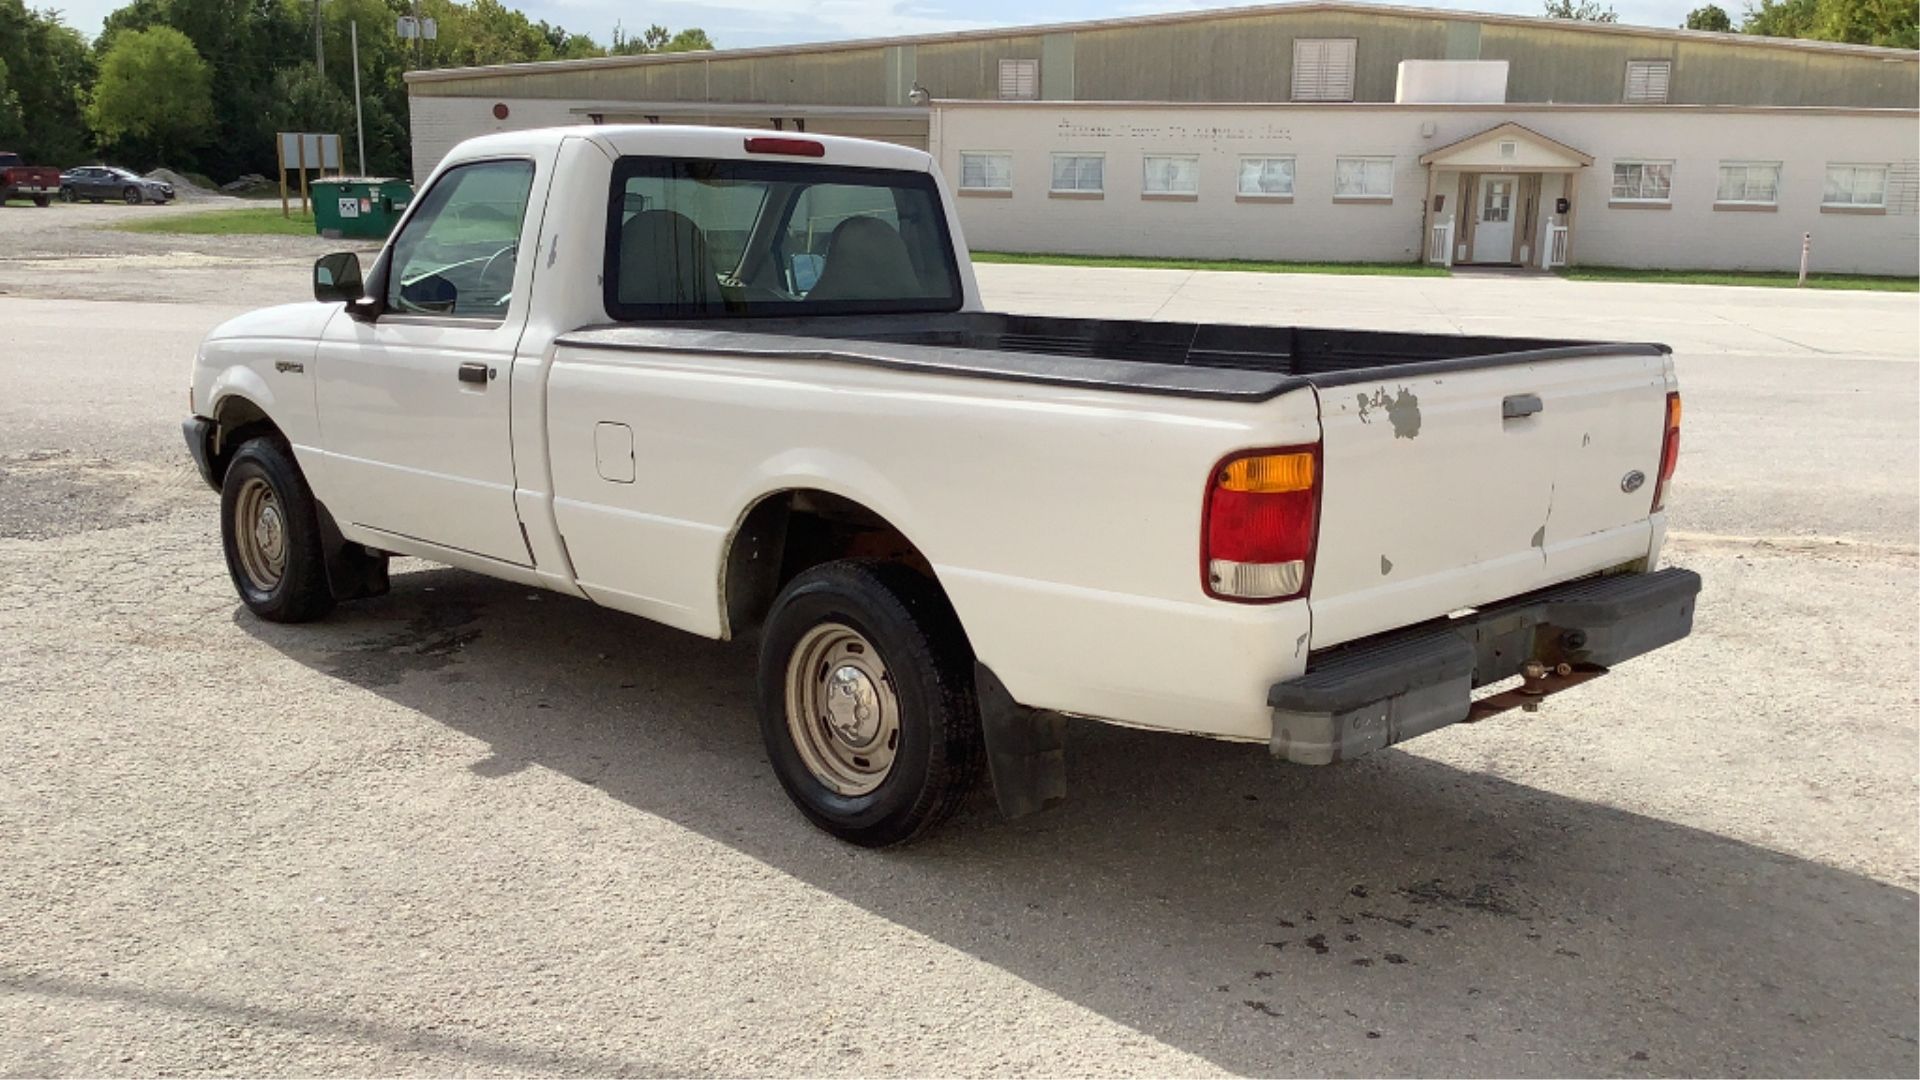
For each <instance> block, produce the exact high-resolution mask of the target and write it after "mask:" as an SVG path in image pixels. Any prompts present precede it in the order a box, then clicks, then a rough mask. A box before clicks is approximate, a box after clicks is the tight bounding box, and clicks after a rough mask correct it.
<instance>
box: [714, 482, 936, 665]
mask: <svg viewBox="0 0 1920 1080" xmlns="http://www.w3.org/2000/svg"><path fill="white" fill-rule="evenodd" d="M848 558H862V559H888V560H891V561H894V562H898V563H902V564H904V565H906V566H910V567H913V568H914V569H915V570H918V571H919V572H921V573H922V574H925V575H926V576H927V577H928V578H929V579H932V580H934V582H935V583H936V584H938V580H939V579H938V578H937V577H935V575H934V572H933V564H932V563H930V562H928V561H927V557H926V556H925V555H923V554H921V552H920V549H919V548H917V547H915V546H914V545H913V542H912V541H911V540H908V539H907V537H906V534H905V533H902V532H901V531H900V530H899V529H898V528H895V527H894V525H893V524H892V523H891V522H889V521H887V519H885V518H883V517H881V516H880V515H879V514H877V513H874V512H873V511H872V510H869V509H867V508H866V507H865V506H862V505H860V504H859V503H857V502H854V501H853V500H852V499H848V498H845V497H843V496H839V495H834V494H831V493H829V492H825V491H818V490H814V489H811V488H802V489H793V490H788V491H781V492H776V493H774V494H772V495H769V496H767V497H766V498H764V499H761V500H760V501H759V502H758V503H755V504H754V506H753V509H752V510H749V511H748V512H747V516H746V518H745V520H743V521H742V522H741V523H740V528H739V530H738V531H736V532H735V533H734V537H733V543H732V544H731V545H730V546H729V547H728V548H727V560H726V566H725V568H724V571H723V575H724V576H723V578H722V580H721V587H722V593H723V596H724V600H725V604H726V616H727V625H726V631H727V636H728V637H738V636H740V635H741V634H744V633H746V632H747V631H750V630H752V629H754V628H756V627H758V626H759V625H760V623H761V621H762V620H764V619H765V618H766V615H767V611H768V610H769V609H771V608H772V607H773V600H774V597H776V596H778V595H780V590H781V589H783V588H785V587H786V584H787V582H789V581H792V580H793V579H794V578H795V577H797V576H798V575H799V574H800V573H801V572H803V571H805V570H807V569H809V568H810V567H814V566H818V565H820V564H821V563H825V562H831V561H833V560H835V559H848Z"/></svg>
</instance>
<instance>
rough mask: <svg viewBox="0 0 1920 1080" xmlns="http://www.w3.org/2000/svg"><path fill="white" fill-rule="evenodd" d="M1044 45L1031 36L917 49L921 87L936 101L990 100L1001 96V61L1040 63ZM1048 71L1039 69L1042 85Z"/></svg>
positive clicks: (1042, 67)
mask: <svg viewBox="0 0 1920 1080" xmlns="http://www.w3.org/2000/svg"><path fill="white" fill-rule="evenodd" d="M1044 51H1045V44H1044V41H1043V39H1042V38H1041V37H1039V36H1038V35H1034V34H1026V35H1020V36H1016V37H1004V38H985V39H980V40H973V41H950V42H940V43H931V44H926V45H919V46H916V47H915V49H914V53H915V57H914V66H915V70H916V72H917V73H918V76H919V79H920V85H921V86H924V87H926V88H927V92H928V93H930V94H932V95H933V96H934V97H937V98H964V99H970V100H992V99H994V98H997V97H999V96H1000V61H1002V60H1043V59H1044V58H1043V55H1042V54H1043V52H1044ZM1046 79H1047V70H1046V64H1045V63H1044V62H1043V63H1042V64H1041V66H1040V80H1041V85H1043V86H1044V85H1045V84H1046Z"/></svg>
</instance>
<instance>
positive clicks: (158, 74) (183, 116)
mask: <svg viewBox="0 0 1920 1080" xmlns="http://www.w3.org/2000/svg"><path fill="white" fill-rule="evenodd" d="M87 119H88V120H89V121H90V122H91V123H92V124H93V130H94V131H95V132H97V133H98V134H99V135H100V138H101V139H102V140H103V141H105V142H110V143H112V142H122V141H126V140H132V141H134V142H137V143H138V144H139V145H140V146H141V147H142V148H143V149H146V150H149V151H150V152H151V153H152V154H153V155H154V156H155V158H156V159H157V160H159V161H168V162H175V163H179V162H182V161H183V160H184V159H183V158H180V157H178V156H176V155H179V154H181V153H182V152H185V151H191V150H194V149H196V148H198V147H199V146H201V145H202V144H204V143H205V142H206V140H207V137H208V135H209V134H211V132H212V130H213V94H212V73H211V72H210V71H209V70H208V68H207V62H206V61H205V60H202V59H200V53H199V52H198V51H197V50H195V49H194V47H193V42H192V41H191V40H189V39H188V38H187V35H185V34H183V33H181V32H180V31H178V30H175V29H173V28H172V27H170V26H156V27H153V28H152V29H148V30H134V31H130V32H127V33H123V34H120V35H117V36H116V37H115V39H114V42H113V46H112V47H111V48H110V49H108V50H107V52H106V55H104V56H102V57H101V58H100V77H99V80H98V81H97V82H96V83H95V84H94V87H93V98H92V101H91V102H90V103H89V104H88V107H87Z"/></svg>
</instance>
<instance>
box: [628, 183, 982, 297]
mask: <svg viewBox="0 0 1920 1080" xmlns="http://www.w3.org/2000/svg"><path fill="white" fill-rule="evenodd" d="M605 291H606V307H607V313H608V314H609V315H611V316H612V317H613V318H615V319H617V320H623V321H625V320H643V319H665V318H670V319H690V318H691V319H701V318H725V317H741V316H748V317H751V316H794V315H849V314H897V313H907V312H940V311H957V310H959V308H960V303H961V289H960V273H959V268H958V265H957V262H956V260H955V258H954V251H953V239H952V237H951V235H950V234H949V231H948V229H947V218H946V212H945V209H944V207H943V205H942V203H941V200H940V190H939V187H938V186H937V185H936V184H935V183H934V179H933V177H932V176H931V175H930V174H928V173H924V172H910V171H904V170H892V169H862V168H850V167H844V166H832V165H815V164H798V163H792V162H773V161H732V160H715V159H687V158H653V157H626V158H622V159H620V160H619V161H618V162H617V163H615V166H614V174H613V184H612V191H611V192H610V195H609V200H608V208H607V263H606V274H605Z"/></svg>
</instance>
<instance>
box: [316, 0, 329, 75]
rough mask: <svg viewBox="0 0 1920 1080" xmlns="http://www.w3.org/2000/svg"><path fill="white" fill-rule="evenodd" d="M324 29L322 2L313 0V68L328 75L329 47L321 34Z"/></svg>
mask: <svg viewBox="0 0 1920 1080" xmlns="http://www.w3.org/2000/svg"><path fill="white" fill-rule="evenodd" d="M323 28H324V24H323V23H321V21H320V0H313V66H314V67H315V68H317V69H318V70H319V72H320V74H322V75H325V74H326V73H327V45H326V40H325V38H324V36H323V35H322V33H321V30H322V29H323Z"/></svg>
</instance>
